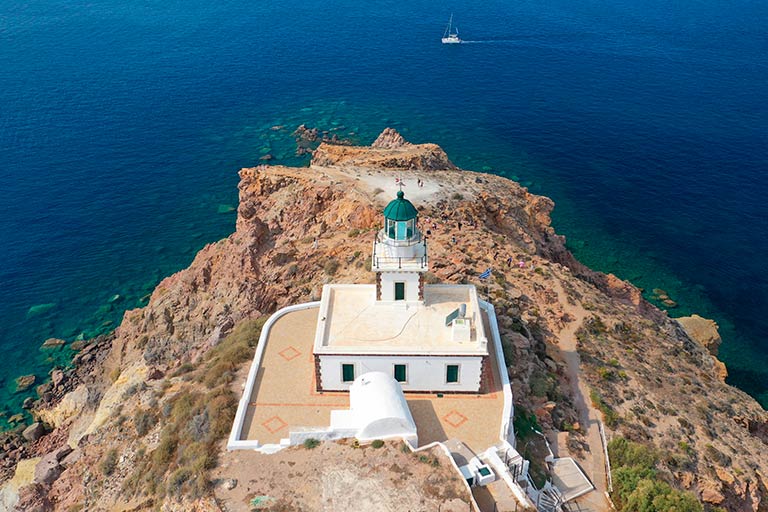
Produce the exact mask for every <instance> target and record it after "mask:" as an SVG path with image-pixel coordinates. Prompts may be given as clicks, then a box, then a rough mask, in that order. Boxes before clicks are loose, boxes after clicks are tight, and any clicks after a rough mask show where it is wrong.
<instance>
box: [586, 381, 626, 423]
mask: <svg viewBox="0 0 768 512" xmlns="http://www.w3.org/2000/svg"><path fill="white" fill-rule="evenodd" d="M589 398H590V399H591V400H592V405H594V406H595V407H597V408H598V409H600V412H602V413H603V421H605V424H606V425H608V427H610V428H616V426H617V425H618V424H619V420H620V419H621V418H620V416H619V413H617V412H616V411H615V410H613V407H611V406H610V405H608V404H607V403H606V402H605V400H603V397H602V396H600V393H598V392H597V391H595V390H594V389H593V390H592V391H590V392H589Z"/></svg>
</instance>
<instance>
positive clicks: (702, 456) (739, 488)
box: [0, 127, 768, 510]
mask: <svg viewBox="0 0 768 512" xmlns="http://www.w3.org/2000/svg"><path fill="white" fill-rule="evenodd" d="M297 136H300V137H301V138H302V140H307V139H311V138H314V139H315V140H317V139H318V138H319V137H321V134H319V133H315V132H312V129H309V128H306V127H304V128H303V129H302V130H301V133H299V134H297ZM394 178H404V179H408V180H409V183H414V182H416V181H417V180H421V181H423V182H425V183H426V185H425V186H424V187H423V188H421V187H419V188H417V189H414V188H413V187H411V190H406V193H407V194H409V196H410V197H414V196H417V195H419V194H421V198H420V199H419V200H415V201H414V202H415V203H416V204H417V206H418V207H419V208H420V214H421V216H422V219H424V220H426V218H429V219H430V225H429V226H428V227H429V229H430V235H429V243H430V257H431V261H430V265H431V274H430V278H431V279H435V280H438V281H443V282H468V281H469V282H474V281H472V280H473V279H474V277H473V276H475V275H476V274H477V272H478V269H485V268H488V267H493V268H494V278H493V280H492V281H491V282H489V283H488V289H487V293H488V295H489V296H490V298H491V300H492V301H493V302H494V305H495V307H496V311H497V314H498V317H499V324H500V326H501V331H502V337H503V341H504V344H505V351H508V352H509V357H510V359H509V361H508V363H509V365H510V367H509V370H510V377H511V381H512V388H513V391H514V393H515V399H516V402H517V403H518V404H519V405H522V406H524V407H526V408H527V409H528V410H530V411H537V412H538V414H539V418H538V420H539V422H540V423H541V424H542V427H543V428H544V429H545V430H547V432H548V433H553V434H557V432H558V430H563V432H560V434H563V435H568V436H570V441H569V446H573V447H575V448H574V452H577V451H578V450H577V448H578V449H579V450H580V449H582V448H581V447H582V446H583V444H584V440H583V438H581V437H579V432H578V431H579V430H580V428H579V415H578V414H577V411H575V409H574V407H575V405H574V404H573V402H572V399H571V398H570V396H569V395H568V393H567V391H563V390H567V389H570V387H569V386H568V385H567V382H566V381H567V377H566V376H564V374H563V371H562V370H561V368H562V364H561V363H559V359H558V358H559V355H558V354H559V347H558V340H559V337H558V336H559V335H560V333H561V332H572V331H573V329H571V327H569V326H574V325H576V321H577V318H578V322H581V321H584V323H585V325H588V326H591V327H590V329H591V331H590V333H592V334H589V333H588V335H584V336H582V337H581V338H580V343H579V352H580V353H581V354H582V362H583V365H584V368H585V371H586V372H587V373H588V375H589V376H590V379H592V380H591V381H590V382H591V384H592V385H593V387H594V389H596V390H598V391H599V392H600V394H601V396H603V397H604V398H603V399H604V400H605V403H606V404H607V405H608V406H610V407H612V408H614V410H615V411H616V412H617V414H618V415H619V416H620V418H621V419H620V421H619V423H618V425H617V426H616V432H620V433H621V434H622V435H625V436H627V437H632V438H633V439H642V440H644V441H646V442H650V443H656V444H657V446H658V447H659V449H660V450H664V451H665V453H669V454H670V458H668V459H665V462H664V464H669V466H668V467H667V468H666V469H667V470H668V473H669V478H670V480H673V481H676V482H678V484H679V485H681V486H683V487H686V488H689V489H690V490H692V491H693V492H696V493H697V495H698V496H699V497H700V498H703V499H706V500H709V501H710V502H712V503H719V504H720V505H721V506H723V507H725V508H727V509H728V510H760V508H759V507H761V506H762V507H765V499H766V491H765V481H766V478H765V476H766V474H768V462H766V460H765V458H761V457H760V454H762V453H765V450H766V449H768V427H766V425H768V416H767V415H766V413H765V411H763V410H762V409H760V407H759V406H758V405H757V404H756V403H755V402H754V400H752V399H751V398H750V397H748V396H746V395H745V394H743V393H741V392H739V391H738V390H735V389H733V388H730V387H729V386H727V385H726V384H724V383H723V382H722V381H721V380H719V379H718V368H717V366H716V364H715V363H714V362H713V361H716V360H714V359H713V358H712V356H710V355H709V353H708V352H707V351H706V349H705V348H704V346H703V345H702V343H703V344H707V343H709V344H710V345H711V343H710V342H708V341H707V340H710V341H711V340H713V339H714V338H712V336H709V337H707V336H705V337H703V338H702V337H701V336H699V334H698V329H693V332H691V330H689V329H688V327H686V330H683V328H682V327H680V324H678V323H677V322H674V321H672V320H670V319H668V318H667V316H666V315H665V314H664V313H662V312H660V311H659V310H658V309H656V308H655V307H654V306H652V305H651V304H649V303H648V302H646V301H645V300H644V299H643V298H642V295H641V293H640V290H638V289H637V288H636V287H634V286H632V285H631V284H630V283H627V282H625V281H622V280H621V279H619V278H618V277H616V276H613V275H605V274H602V273H599V272H594V271H592V270H590V269H588V268H586V267H585V266H583V265H582V264H580V263H579V262H578V261H576V260H575V259H574V258H573V256H572V255H571V254H570V252H568V250H567V249H566V247H565V239H564V238H563V237H561V236H559V235H557V234H556V233H555V231H554V229H553V228H552V226H551V222H550V213H551V211H552V209H553V207H554V203H553V202H552V201H551V200H550V199H548V198H545V197H541V196H536V195H533V194H531V193H530V192H529V191H528V190H526V189H525V188H523V187H521V186H519V185H518V184H517V183H514V182H512V181H509V180H507V179H504V178H502V177H498V176H491V175H484V174H478V173H473V172H470V171H459V170H458V169H456V167H455V166H454V165H453V164H452V163H451V162H450V160H449V159H448V157H447V155H446V154H445V152H444V151H443V150H442V149H440V148H439V147H438V146H436V145H434V144H409V143H407V142H406V141H405V140H404V139H403V138H402V136H400V135H399V134H398V133H397V132H396V131H395V130H389V129H388V130H385V131H384V132H383V133H382V135H381V136H380V137H379V138H378V139H377V141H376V142H375V143H374V146H373V147H351V146H343V145H335V144H328V143H323V144H320V146H319V147H318V148H317V150H316V151H315V154H314V158H313V160H312V163H311V166H310V168H308V169H307V168H301V169H295V168H286V167H280V166H272V167H269V166H260V167H256V168H246V169H242V170H241V171H240V183H239V185H238V188H239V194H240V202H239V206H238V209H237V222H236V231H235V233H233V234H232V235H231V236H229V237H228V238H226V239H224V240H221V241H219V242H217V243H214V244H209V245H207V246H206V247H204V248H203V249H202V250H201V251H200V252H199V253H198V254H197V256H196V257H195V259H194V261H193V262H192V263H191V264H190V266H189V267H188V268H187V269H185V270H183V271H181V272H178V273H176V274H174V275H172V276H169V277H167V278H166V279H164V280H163V281H162V282H161V283H160V284H159V285H158V286H157V287H156V289H155V290H154V292H153V293H152V295H151V297H150V300H149V303H148V305H147V306H146V307H144V308H141V309H135V310H131V311H128V312H126V313H125V316H124V318H123V322H122V323H121V325H120V327H119V328H118V329H117V330H116V331H115V333H114V335H112V336H109V337H103V338H100V339H98V340H94V341H92V342H91V343H88V344H85V345H84V346H83V347H82V350H81V351H80V352H79V353H78V354H77V356H76V357H75V361H74V363H75V368H73V369H67V370H64V369H57V370H55V371H54V372H53V373H52V382H51V383H49V384H44V385H43V386H42V387H40V388H39V389H38V393H39V395H40V399H39V401H38V402H37V404H36V406H35V414H36V415H37V417H38V419H39V420H40V421H42V422H44V423H46V424H47V425H49V427H51V428H52V429H53V431H52V432H51V433H50V434H48V435H45V436H44V437H42V438H39V439H37V440H35V441H31V442H26V443H22V442H21V441H20V440H19V438H20V436H17V438H15V440H14V441H13V442H11V441H9V442H8V443H7V445H6V446H4V447H3V450H5V451H6V452H11V451H13V452H14V456H13V457H14V458H13V459H12V460H13V464H14V465H15V461H16V460H19V459H27V458H30V457H34V456H41V457H42V458H41V460H39V461H36V462H35V467H39V470H36V471H35V474H38V473H39V474H38V478H36V480H35V482H32V479H33V477H32V476H30V477H29V478H25V479H23V482H24V483H25V484H30V483H31V485H26V487H24V490H23V492H19V493H17V494H14V495H13V496H14V499H20V500H21V503H22V504H24V506H30V507H37V506H43V507H45V506H49V507H53V508H55V509H57V510H67V509H68V508H69V507H73V508H74V509H76V507H78V506H83V507H85V508H84V509H85V510H104V509H107V508H119V507H122V509H135V510H146V509H157V508H163V509H167V510H190V509H192V508H193V507H195V506H196V507H197V509H203V508H207V507H208V506H210V507H212V508H211V510H215V508H214V507H215V502H214V501H213V500H212V499H211V497H210V496H205V497H203V498H201V500H199V501H197V502H195V503H194V504H192V503H191V501H190V500H191V499H190V498H174V497H173V496H171V495H167V496H165V497H164V498H159V499H160V500H161V501H162V500H165V501H162V503H161V501H157V502H155V501H153V499H154V498H149V497H147V496H132V495H131V496H127V495H125V494H124V491H123V484H125V483H126V482H127V481H129V480H130V479H131V478H132V475H133V470H134V469H135V468H136V466H137V465H139V464H142V461H146V460H151V459H153V456H152V454H153V452H154V450H156V449H157V448H158V446H160V445H161V442H162V441H161V439H159V434H158V432H157V431H153V430H151V428H152V427H151V426H150V427H147V428H148V429H150V430H148V431H143V432H142V434H141V435H139V434H138V433H137V428H136V426H135V421H136V418H135V414H136V413H137V411H149V412H151V413H154V414H155V416H156V417H158V418H164V415H166V414H171V413H172V410H173V407H174V404H173V397H174V396H175V395H174V393H177V392H178V389H179V388H180V387H181V386H182V385H193V384H195V381H194V379H189V380H185V379H186V375H187V374H186V373H185V372H187V371H189V369H190V368H194V367H195V366H196V365H198V364H200V361H202V360H203V358H204V356H205V355H206V354H207V353H209V352H210V351H211V350H212V349H214V348H215V347H216V346H217V345H218V344H219V343H221V340H222V339H224V338H225V337H226V336H227V334H229V333H230V332H232V331H233V330H235V329H236V328H237V326H238V324H240V323H241V322H242V321H243V320H244V319H248V318H254V317H259V316H263V315H265V314H268V313H271V312H273V311H275V310H276V309H278V308H280V307H282V306H286V305H288V304H292V303H297V302H304V301H308V300H312V299H318V298H319V295H320V292H321V289H322V285H323V284H324V283H326V282H329V281H330V280H331V279H332V280H334V281H337V282H370V281H371V279H372V276H371V274H370V272H369V271H367V270H366V260H367V258H368V255H369V251H370V243H371V239H372V236H373V233H374V232H375V231H376V229H378V227H379V225H380V222H381V219H380V216H381V209H382V208H383V206H384V204H385V203H386V202H387V200H388V199H390V197H391V196H392V195H394V192H395V189H394V187H393V185H392V184H393V183H394ZM381 186H388V187H390V188H389V189H388V190H386V191H385V193H382V192H381V188H380V187H381ZM459 225H461V226H462V227H461V228H459ZM519 262H522V263H523V265H522V266H520V265H518V263H519ZM329 263H335V264H333V265H329ZM513 263H514V264H513ZM574 311H579V312H581V313H582V316H578V315H576V314H575V313H574ZM584 312H588V315H589V316H594V317H596V318H598V319H599V321H597V320H594V319H590V318H588V317H587V316H584V315H585V314H586V313H584ZM697 322H698V321H697ZM699 323H700V322H699ZM681 324H683V325H685V321H681ZM697 325H698V324H697ZM568 329H571V331H568ZM686 331H687V332H686ZM710 334H711V332H710ZM697 340H698V341H697ZM232 371H236V369H232ZM558 383H564V384H563V385H562V388H558ZM197 385H200V386H202V385H203V384H200V383H197ZM159 421H162V420H159ZM574 425H575V427H574ZM566 431H568V434H566V433H565V432H566ZM610 433H611V432H609V434H610ZM683 439H684V440H685V442H686V443H687V444H686V446H687V447H688V448H687V450H689V451H688V452H686V453H685V454H682V455H681V454H680V453H679V452H680V450H682V448H680V444H679V442H680V441H681V440H683ZM170 441H172V440H170ZM166 442H169V441H166ZM67 446H68V447H69V448H67ZM708 446H711V448H710V447H708ZM62 447H64V448H65V450H64V451H66V450H69V449H75V450H74V451H73V452H72V453H70V454H69V455H62V454H63V452H62V451H59V450H60V449H62ZM110 448H116V449H119V453H118V454H117V455H115V460H113V461H112V462H113V463H114V464H113V465H112V466H114V467H112V466H110V468H109V470H110V471H107V470H106V469H103V468H102V463H103V461H104V459H105V456H106V454H107V452H108V451H109V449H110ZM0 459H2V458H0ZM2 460H10V459H7V458H6V459H2ZM43 461H44V463H43ZM725 462H729V465H726V464H725ZM38 463H39V464H38ZM673 463H674V464H677V465H676V466H673ZM2 464H4V462H2ZM23 467H25V466H23ZM709 467H711V468H715V467H717V468H719V469H712V470H709V469H706V468H709ZM111 471H114V472H111ZM27 473H29V471H27ZM106 473H109V474H108V475H106ZM5 474H6V477H10V475H11V474H12V472H11V471H10V470H8V471H6V473H5ZM28 476H29V475H28ZM181 476H184V475H183V474H182V475H181ZM179 478H181V477H179ZM19 481H22V480H19ZM245 484H246V482H244V481H243V482H242V483H241V484H240V486H244V485H245ZM203 504H204V505H203ZM118 505H119V507H118Z"/></svg>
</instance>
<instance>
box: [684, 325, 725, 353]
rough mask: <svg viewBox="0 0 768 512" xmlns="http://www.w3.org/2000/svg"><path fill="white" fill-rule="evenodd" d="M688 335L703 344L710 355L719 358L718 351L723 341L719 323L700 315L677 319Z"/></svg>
mask: <svg viewBox="0 0 768 512" xmlns="http://www.w3.org/2000/svg"><path fill="white" fill-rule="evenodd" d="M676 320H677V321H678V322H679V323H680V325H682V326H683V329H685V332H687V333H688V335H689V336H690V337H691V338H693V339H695V340H696V341H698V342H699V343H701V344H702V345H703V346H704V347H705V348H706V349H707V350H709V353H710V354H712V355H713V356H715V357H717V351H718V349H719V348H720V343H722V342H723V340H722V339H721V338H720V333H719V332H718V330H717V329H718V327H717V323H716V322H715V321H714V320H710V319H709V318H703V317H700V316H699V315H691V316H684V317H681V318H677V319H676Z"/></svg>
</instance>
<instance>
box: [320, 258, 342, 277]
mask: <svg viewBox="0 0 768 512" xmlns="http://www.w3.org/2000/svg"><path fill="white" fill-rule="evenodd" d="M323 270H325V273H326V274H328V275H329V276H332V275H335V274H336V272H337V271H338V270H339V262H338V261H337V260H335V259H330V260H328V261H327V262H325V265H324V266H323Z"/></svg>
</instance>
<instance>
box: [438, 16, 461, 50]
mask: <svg viewBox="0 0 768 512" xmlns="http://www.w3.org/2000/svg"><path fill="white" fill-rule="evenodd" d="M451 25H453V14H451V19H450V20H448V26H447V27H445V33H444V34H443V39H442V41H443V44H458V43H460V42H461V39H459V29H457V28H456V27H453V30H451Z"/></svg>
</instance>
